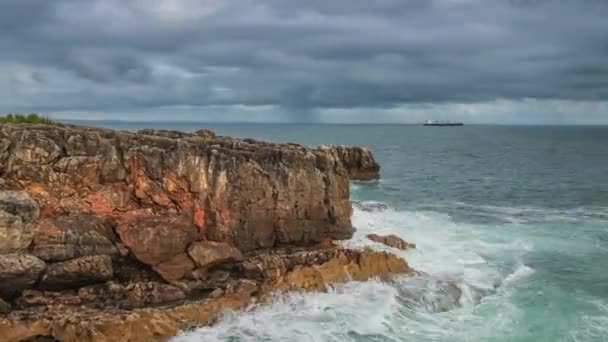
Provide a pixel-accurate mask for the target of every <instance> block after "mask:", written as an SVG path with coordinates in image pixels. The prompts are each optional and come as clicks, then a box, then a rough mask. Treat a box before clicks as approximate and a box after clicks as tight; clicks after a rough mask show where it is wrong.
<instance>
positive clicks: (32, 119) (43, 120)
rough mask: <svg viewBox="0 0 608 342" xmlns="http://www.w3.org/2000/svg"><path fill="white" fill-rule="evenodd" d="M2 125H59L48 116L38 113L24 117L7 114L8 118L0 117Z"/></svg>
mask: <svg viewBox="0 0 608 342" xmlns="http://www.w3.org/2000/svg"><path fill="white" fill-rule="evenodd" d="M2 123H13V124H19V123H27V124H41V125H56V124H57V123H56V122H55V121H53V120H51V119H49V118H48V117H46V116H42V115H38V114H36V113H32V114H28V115H23V114H7V115H6V116H0V124H2Z"/></svg>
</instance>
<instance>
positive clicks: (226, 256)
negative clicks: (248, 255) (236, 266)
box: [188, 241, 243, 269]
mask: <svg viewBox="0 0 608 342" xmlns="http://www.w3.org/2000/svg"><path fill="white" fill-rule="evenodd" d="M188 255H190V257H191V258H192V260H194V263H195V264H196V266H198V267H200V268H203V269H209V268H211V267H214V266H217V265H219V264H222V263H226V262H238V261H241V260H243V254H242V253H241V252H240V251H239V250H238V249H236V248H234V247H232V246H230V245H228V244H226V243H221V242H212V241H202V242H195V243H193V244H192V245H191V246H190V247H189V248H188Z"/></svg>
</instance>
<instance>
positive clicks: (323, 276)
mask: <svg viewBox="0 0 608 342" xmlns="http://www.w3.org/2000/svg"><path fill="white" fill-rule="evenodd" d="M413 273H414V271H413V270H412V269H410V267H409V266H408V264H407V262H406V261H405V260H403V259H401V258H400V257H398V256H396V255H394V254H391V253H386V252H378V251H373V250H371V249H364V250H361V251H352V250H346V251H343V252H340V253H339V254H338V255H337V256H336V257H334V258H332V259H330V260H328V261H327V262H325V263H322V264H320V265H312V266H296V267H295V268H294V269H293V270H292V271H290V272H287V273H286V274H285V275H284V276H282V277H280V278H279V279H280V280H279V283H278V285H277V286H278V287H283V288H287V289H291V290H296V289H301V290H314V291H322V290H324V289H326V288H327V287H328V286H329V285H331V284H335V283H343V282H345V281H349V280H355V281H365V280H369V279H371V278H374V277H379V278H388V277H390V276H392V275H396V274H413Z"/></svg>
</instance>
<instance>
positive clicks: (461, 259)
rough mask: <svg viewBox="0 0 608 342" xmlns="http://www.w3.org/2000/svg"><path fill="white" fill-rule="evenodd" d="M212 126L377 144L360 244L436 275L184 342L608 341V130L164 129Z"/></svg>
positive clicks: (235, 321) (271, 136) (231, 325)
mask: <svg viewBox="0 0 608 342" xmlns="http://www.w3.org/2000/svg"><path fill="white" fill-rule="evenodd" d="M109 126H111V127H112V128H120V129H139V128H143V127H144V126H146V127H149V126H151V125H150V124H124V123H123V124H119V123H110V124H109ZM160 126H162V127H160ZM203 126H204V127H206V128H211V129H213V130H215V131H216V132H217V133H218V134H222V135H231V136H239V137H251V138H256V139H263V140H271V141H277V142H298V143H302V144H306V145H310V146H315V145H319V144H351V145H364V146H369V147H371V148H372V149H373V150H374V151H375V153H376V157H377V159H378V161H379V162H380V164H381V165H382V171H381V174H382V180H381V181H379V182H376V183H368V184H365V183H361V184H354V185H353V186H352V189H351V197H353V199H355V200H358V201H360V203H359V204H357V205H355V213H354V216H353V223H354V225H355V226H356V227H357V229H358V232H357V234H356V236H355V238H354V240H353V241H351V242H349V244H353V245H356V246H362V245H371V246H373V247H375V248H384V247H381V246H378V245H375V244H373V243H371V242H369V241H366V239H365V237H364V236H365V234H366V233H369V232H372V231H373V232H379V233H395V234H398V235H400V236H402V237H404V238H405V239H408V240H410V241H412V242H415V243H416V244H417V245H418V248H417V249H416V250H414V251H407V252H401V253H402V255H403V256H404V257H405V258H406V259H407V260H408V261H409V263H410V264H411V265H412V266H413V267H415V268H417V269H419V270H421V271H423V272H425V275H423V276H421V277H417V278H413V279H396V280H395V281H394V282H393V283H381V282H378V281H370V282H366V283H352V284H348V285H345V286H343V287H339V288H337V289H335V290H332V291H330V292H328V293H323V294H307V295H299V294H293V295H291V296H287V297H282V298H278V299H277V301H276V303H275V304H273V305H272V306H269V307H265V308H262V309H257V310H255V311H253V312H247V313H235V314H230V315H227V317H226V318H225V319H224V320H222V322H221V323H220V324H218V325H216V326H214V327H211V328H203V329H199V330H197V331H194V332H189V333H185V334H184V335H182V336H181V337H179V338H178V339H177V340H178V341H182V340H183V341H207V340H217V341H548V342H551V341H608V127H522V126H517V127H506V126H464V127H422V126H403V125H392V126H391V125H236V124H230V125H195V124H171V125H168V124H163V125H157V128H166V129H179V130H195V129H199V128H203ZM379 203H380V204H384V205H386V208H385V207H383V206H378V205H377V204H379ZM454 286H455V287H456V288H457V291H454V288H453V287H454Z"/></svg>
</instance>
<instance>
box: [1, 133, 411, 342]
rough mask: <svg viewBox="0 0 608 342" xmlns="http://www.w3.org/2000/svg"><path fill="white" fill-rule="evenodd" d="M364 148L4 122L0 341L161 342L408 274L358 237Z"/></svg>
mask: <svg viewBox="0 0 608 342" xmlns="http://www.w3.org/2000/svg"><path fill="white" fill-rule="evenodd" d="M379 169H380V167H379V165H378V164H377V163H376V162H375V160H374V157H373V154H372V152H371V151H370V150H368V149H365V148H361V147H348V146H321V147H319V148H316V149H311V148H306V147H304V146H301V145H296V144H273V143H267V142H261V141H255V140H251V139H235V138H229V137H221V136H216V135H215V134H214V133H213V132H211V131H208V130H201V131H197V132H194V133H183V132H174V131H157V130H143V131H140V132H137V133H134V132H126V131H113V130H107V129H99V128H88V127H79V126H67V125H58V126H42V125H11V124H5V125H0V341H35V340H40V341H42V340H45V341H53V340H58V341H110V340H113V341H151V340H165V339H167V338H168V337H170V336H174V335H175V334H176V333H177V332H178V331H180V330H184V329H190V328H192V327H196V326H200V325H204V324H209V323H211V322H212V320H213V319H214V318H215V317H217V315H218V314H220V313H221V312H222V311H224V310H228V309H240V308H244V307H247V306H248V305H251V304H252V303H254V302H257V303H259V302H260V301H262V302H263V301H264V300H265V298H267V297H268V295H269V294H270V293H271V292H273V291H277V290H314V291H322V290H324V289H326V288H327V286H329V285H331V284H333V283H339V282H344V281H348V280H367V279H369V278H371V277H387V276H390V275H391V274H411V273H414V271H413V270H411V269H410V268H409V267H408V265H407V263H406V262H405V261H404V260H403V259H401V258H399V257H397V256H395V255H393V254H390V253H386V252H378V251H373V250H350V249H344V248H341V247H339V246H337V245H335V244H334V243H333V241H334V240H344V239H349V238H350V237H352V234H353V232H354V228H353V227H352V225H351V221H350V216H351V213H352V208H351V203H350V199H349V181H350V180H352V179H358V180H370V179H376V178H378V177H379Z"/></svg>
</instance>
